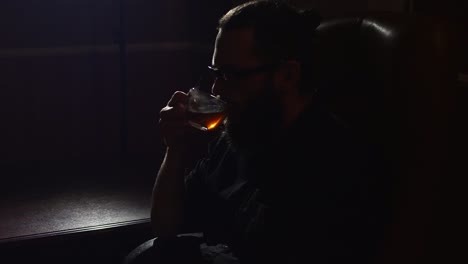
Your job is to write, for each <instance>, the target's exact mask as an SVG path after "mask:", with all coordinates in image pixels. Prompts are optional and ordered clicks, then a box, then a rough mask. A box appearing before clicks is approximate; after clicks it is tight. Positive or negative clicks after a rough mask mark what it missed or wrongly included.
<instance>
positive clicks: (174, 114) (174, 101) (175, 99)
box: [158, 91, 190, 149]
mask: <svg viewBox="0 0 468 264" xmlns="http://www.w3.org/2000/svg"><path fill="white" fill-rule="evenodd" d="M187 102H188V95H187V94H186V93H184V92H181V91H176V92H175V93H174V94H173V95H172V97H171V99H170V100H169V102H168V103H167V105H166V106H165V107H163V108H162V109H161V111H160V112H159V122H158V124H159V128H160V131H161V136H162V137H163V140H164V143H165V144H166V146H167V147H169V148H175V149H178V148H181V147H182V148H183V147H185V146H186V143H187V142H186V134H187V131H188V130H189V129H190V127H189V126H188V125H187V122H188V120H187Z"/></svg>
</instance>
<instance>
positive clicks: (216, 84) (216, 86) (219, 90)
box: [211, 78, 225, 97]
mask: <svg viewBox="0 0 468 264" xmlns="http://www.w3.org/2000/svg"><path fill="white" fill-rule="evenodd" d="M224 86H225V84H224V80H223V78H215V79H214V81H213V85H212V86H211V93H212V94H214V95H219V96H221V97H223V96H224V95H225V94H224V93H225V89H224Z"/></svg>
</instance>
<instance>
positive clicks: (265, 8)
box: [217, 0, 321, 75]
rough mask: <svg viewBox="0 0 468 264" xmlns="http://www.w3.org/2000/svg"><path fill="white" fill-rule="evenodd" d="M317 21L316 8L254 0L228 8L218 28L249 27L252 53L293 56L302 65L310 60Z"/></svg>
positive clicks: (262, 56)
mask: <svg viewBox="0 0 468 264" xmlns="http://www.w3.org/2000/svg"><path fill="white" fill-rule="evenodd" d="M320 20H321V18H320V16H319V14H318V13H317V12H315V10H299V9H297V8H295V7H294V6H292V5H289V4H288V3H286V2H284V1H276V0H256V1H250V2H247V3H244V4H241V5H238V6H236V7H234V8H232V9H231V10H229V11H228V12H227V13H226V14H225V15H224V16H223V17H221V19H220V20H219V23H218V27H217V29H218V30H224V31H230V30H234V29H245V28H252V29H253V30H254V40H255V53H256V55H257V56H259V58H260V59H262V60H266V61H279V60H283V59H294V60H297V61H299V62H300V63H301V65H302V67H303V68H304V67H307V66H309V65H310V64H311V63H312V58H311V57H312V49H313V48H312V46H313V40H314V30H315V28H317V26H318V25H319V24H320ZM303 75H304V74H303Z"/></svg>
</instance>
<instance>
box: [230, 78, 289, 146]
mask: <svg viewBox="0 0 468 264" xmlns="http://www.w3.org/2000/svg"><path fill="white" fill-rule="evenodd" d="M266 88H267V89H265V91H264V92H263V93H261V94H259V95H258V96H257V97H255V98H254V99H253V100H251V101H250V103H249V104H248V106H247V107H246V108H245V109H243V110H242V111H241V112H240V113H239V115H238V116H237V118H236V119H235V120H230V119H229V117H228V118H227V122H226V124H225V125H226V135H227V138H228V140H229V142H230V144H231V146H232V147H234V149H236V150H238V151H241V152H243V153H245V154H253V153H258V152H259V151H261V150H264V149H265V148H266V147H267V146H269V145H270V144H272V143H273V142H272V138H273V136H274V134H275V132H277V131H278V130H279V129H280V128H281V105H280V102H279V98H278V97H277V96H276V95H275V94H274V92H273V91H272V90H273V89H271V87H266Z"/></svg>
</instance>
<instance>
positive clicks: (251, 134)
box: [212, 29, 281, 150]
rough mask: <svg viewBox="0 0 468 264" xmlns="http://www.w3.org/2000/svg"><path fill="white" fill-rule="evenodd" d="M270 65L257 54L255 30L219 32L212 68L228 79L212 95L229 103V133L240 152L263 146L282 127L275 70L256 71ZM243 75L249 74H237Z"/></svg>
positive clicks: (218, 80) (227, 126)
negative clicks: (273, 131)
mask: <svg viewBox="0 0 468 264" xmlns="http://www.w3.org/2000/svg"><path fill="white" fill-rule="evenodd" d="M268 63H269V62H265V61H264V60H262V59H260V58H259V57H258V56H257V55H256V53H255V50H254V32H253V30H252V29H236V30H230V31H223V30H221V31H219V32H218V35H217V38H216V43H215V49H214V53H213V58H212V67H213V68H216V69H218V70H219V72H220V73H226V76H227V80H225V79H223V78H222V77H219V78H217V79H216V81H215V82H214V84H213V87H212V92H213V94H215V95H219V96H220V97H221V99H223V100H224V101H226V102H227V103H228V111H227V119H226V132H227V134H228V136H229V137H230V139H231V141H232V143H233V144H234V145H235V146H236V147H238V148H240V149H246V150H253V149H256V148H257V147H261V145H262V144H263V143H264V142H265V141H267V140H268V136H269V135H270V134H271V130H272V129H276V128H277V126H278V125H279V120H280V112H281V108H280V103H279V98H278V96H277V93H276V92H275V83H274V79H273V75H274V74H275V73H274V69H268V70H260V71H258V70H257V71H255V70H253V69H259V68H261V67H262V66H265V65H267V64H268ZM270 63H271V62H270ZM239 72H243V73H246V72H247V73H248V74H240V75H239V74H236V73H239ZM249 72H250V73H249Z"/></svg>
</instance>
